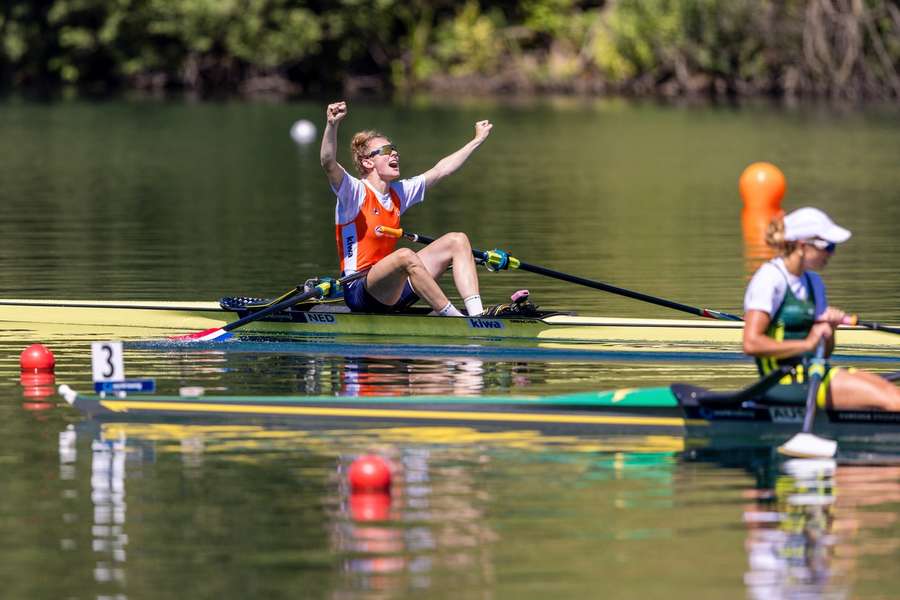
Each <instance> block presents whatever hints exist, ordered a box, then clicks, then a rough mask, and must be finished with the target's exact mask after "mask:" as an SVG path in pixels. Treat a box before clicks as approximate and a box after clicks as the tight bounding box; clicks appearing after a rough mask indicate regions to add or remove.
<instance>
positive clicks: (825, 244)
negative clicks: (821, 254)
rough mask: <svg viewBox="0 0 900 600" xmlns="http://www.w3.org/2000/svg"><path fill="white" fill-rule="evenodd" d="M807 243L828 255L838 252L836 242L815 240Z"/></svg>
mask: <svg viewBox="0 0 900 600" xmlns="http://www.w3.org/2000/svg"><path fill="white" fill-rule="evenodd" d="M806 243H807V244H810V245H812V246H815V247H816V248H818V249H819V250H824V251H825V252H827V253H828V254H833V253H834V251H835V250H837V244H835V243H834V242H829V241H826V240H819V239H815V240H809V241H807V242H806Z"/></svg>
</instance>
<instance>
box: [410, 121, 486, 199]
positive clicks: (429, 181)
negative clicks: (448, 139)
mask: <svg viewBox="0 0 900 600" xmlns="http://www.w3.org/2000/svg"><path fill="white" fill-rule="evenodd" d="M493 127H494V126H493V125H492V124H491V122H490V121H487V120H485V121H478V122H477V123H475V137H474V138H472V141H470V142H469V143H468V144H466V145H465V146H463V147H462V148H460V149H459V150H457V151H456V152H454V153H453V154H450V155H448V156H445V157H444V158H442V159H441V160H439V161H438V162H437V164H436V165H434V166H433V167H431V168H430V169H428V170H427V171H425V172H424V173H423V175H424V176H425V187H431V186H433V185H434V184H436V183H437V182H438V181H440V180H441V179H443V178H444V177H446V176H448V175H451V174H452V173H454V172H456V170H457V169H459V168H460V167H461V166H463V163H464V162H466V160H467V159H468V158H469V156H470V155H471V154H472V153H473V152H475V149H476V148H478V146H480V145H481V144H482V143H483V142H484V140H486V139H487V137H488V136H489V135H490V134H491V129H492V128H493Z"/></svg>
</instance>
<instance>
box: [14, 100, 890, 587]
mask: <svg viewBox="0 0 900 600" xmlns="http://www.w3.org/2000/svg"><path fill="white" fill-rule="evenodd" d="M323 106H324V104H323V103H298V104H290V105H268V104H256V105H253V104H242V103H221V104H191V103H184V102H151V101H136V102H111V103H105V104H87V103H77V102H72V103H54V104H40V105H38V104H31V103H26V102H21V101H7V102H5V103H4V104H3V105H2V111H0V156H2V157H3V160H2V161H0V181H2V182H3V183H2V185H0V265H2V269H0V286H2V289H3V290H4V292H3V294H0V295H2V296H4V297H41V298H43V297H56V298H82V299H84V298H96V299H124V298H139V299H203V300H206V299H215V298H218V297H219V296H222V295H237V294H252V295H272V294H277V293H280V292H282V291H283V290H284V289H287V288H290V287H292V286H293V285H295V284H297V283H298V282H300V281H302V280H304V279H306V278H307V277H310V276H315V275H328V274H333V273H334V271H335V270H336V260H335V257H334V248H333V244H334V241H333V231H332V229H331V223H332V214H333V200H332V197H331V195H330V193H329V191H328V188H327V185H326V183H325V180H324V177H323V175H322V173H321V169H320V167H319V165H318V155H317V148H316V145H315V144H313V145H311V146H309V147H302V148H297V147H295V146H294V145H293V142H291V140H290V139H289V137H288V135H287V132H288V129H289V127H290V124H291V123H292V122H293V121H294V120H296V119H298V118H309V119H311V120H313V121H314V122H316V123H320V122H321V113H322V111H323ZM480 118H489V119H491V120H492V122H494V124H495V129H494V132H493V134H492V136H491V138H490V139H489V140H488V142H487V143H486V144H485V145H484V146H483V147H482V148H481V149H480V150H479V151H478V153H477V154H476V155H475V156H474V157H473V158H472V159H471V161H470V163H469V164H468V165H466V167H465V168H464V170H463V171H462V172H461V173H460V174H458V175H456V176H454V177H453V178H451V179H449V180H447V181H446V182H445V183H442V184H441V186H440V187H437V188H435V190H433V192H431V193H429V196H428V199H427V201H426V203H425V204H424V205H422V206H421V207H417V208H416V209H414V210H413V211H411V212H410V213H409V215H408V218H407V219H406V220H405V221H404V224H405V226H406V227H407V228H408V229H410V230H413V231H420V232H422V233H426V234H429V235H435V234H439V233H442V232H444V231H448V230H464V231H466V232H467V233H468V234H469V235H470V237H471V239H472V241H473V243H474V244H475V245H476V246H477V247H481V248H493V247H502V248H506V249H508V250H510V251H512V252H514V253H515V254H516V255H517V256H520V257H521V258H522V259H523V260H526V261H529V262H532V263H536V264H541V265H546V266H549V267H551V268H555V269H558V270H561V271H565V272H570V273H575V274H579V275H583V276H586V277H592V278H596V279H600V280H603V281H608V282H611V283H613V284H615V285H619V286H623V287H627V288H632V289H637V290H641V291H645V292H648V293H652V294H656V295H659V296H663V297H666V298H672V299H675V300H678V301H680V302H684V303H687V304H691V305H697V306H706V307H710V308H715V309H719V310H724V311H728V312H740V306H741V298H742V293H743V292H742V290H743V286H744V285H745V282H746V279H747V277H748V276H749V274H750V273H751V272H752V269H753V268H754V266H755V265H756V264H758V262H759V260H760V259H761V257H762V255H761V254H760V249H759V248H758V247H757V246H756V245H754V244H755V243H756V241H757V240H755V239H753V238H752V236H748V235H747V234H746V233H745V232H744V229H743V227H742V225H743V223H742V218H741V203H740V199H739V197H738V193H737V178H738V176H739V175H740V173H741V171H742V170H743V168H744V167H745V166H747V165H748V164H749V163H751V162H754V161H757V160H768V161H771V162H774V163H776V164H778V165H779V166H780V167H781V169H782V170H783V171H784V172H785V174H786V176H787V179H788V193H787V197H786V199H785V207H786V208H788V209H790V208H795V207H798V206H802V205H806V204H815V205H817V206H820V207H822V208H824V209H825V210H827V211H828V212H829V213H830V214H832V215H833V216H834V217H835V219H836V220H838V222H840V223H842V224H845V225H846V226H847V227H849V228H851V229H852V230H853V232H854V237H853V239H852V240H851V242H850V243H848V244H847V245H846V246H845V247H842V248H841V249H840V251H839V252H838V254H836V255H835V257H834V259H833V261H832V264H831V265H830V266H829V269H828V271H827V272H826V278H827V281H828V283H829V290H830V294H831V300H832V303H834V304H837V305H839V306H842V307H844V308H846V309H848V310H850V311H853V312H858V313H859V314H860V315H862V316H864V317H865V318H867V319H870V320H874V321H888V322H891V321H893V322H900V305H898V302H897V298H898V297H900V279H898V278H897V276H896V274H897V272H898V270H900V269H898V267H900V251H898V247H897V236H896V223H897V221H898V217H900V208H898V207H900V202H898V200H900V198H898V196H900V171H898V170H897V169H896V165H897V164H898V162H900V135H898V133H900V131H898V130H900V120H898V114H897V112H896V111H895V110H889V109H888V110H879V109H871V110H867V111H856V112H846V113H843V112H837V111H833V110H827V109H818V108H809V107H804V108H798V109H789V110H779V109H772V108H768V107H747V108H744V109H740V110H737V109H733V108H708V107H707V108H678V107H660V106H653V105H639V106H634V105H628V104H624V103H621V102H609V101H602V102H583V101H571V100H565V101H540V102H535V103H527V104H517V105H504V104H502V103H493V102H487V101H484V102H480V101H478V102H475V101H473V102H471V103H468V104H465V105H452V106H451V105H438V104H413V105H407V106H392V105H384V104H367V103H351V106H350V116H349V117H348V120H347V121H348V122H347V123H346V124H345V125H344V127H343V129H342V144H343V145H346V141H347V139H348V138H349V134H350V132H351V131H353V130H356V129H361V128H363V127H372V126H374V127H377V128H379V129H382V130H384V131H386V132H388V133H389V134H390V135H391V136H392V139H393V140H394V141H395V142H396V143H397V144H398V145H399V146H400V148H401V152H402V161H403V162H402V165H403V166H402V168H403V171H404V173H405V174H414V173H418V172H421V171H422V170H424V169H426V168H428V167H430V166H431V165H432V164H433V163H434V161H435V160H436V159H437V158H439V157H440V156H443V155H444V154H446V153H448V152H450V151H451V150H453V149H455V148H456V147H458V146H460V145H461V144H462V143H464V142H465V141H466V140H467V139H468V138H469V136H470V135H471V126H472V123H474V121H475V120H477V119H480ZM345 156H346V155H342V157H343V158H342V160H344V161H345V163H346V162H347V161H346V158H345ZM519 288H529V289H530V290H531V292H532V297H533V298H534V299H535V300H536V301H537V302H538V304H541V305H543V306H549V307H556V308H566V309H575V310H578V311H579V312H582V313H586V314H603V315H620V316H634V317H667V316H678V315H677V314H673V313H671V312H669V311H666V310H665V309H662V308H657V307H653V306H648V305H645V304H641V303H637V302H635V301H633V300H628V299H624V298H619V297H616V296H611V295H608V294H602V293H600V292H596V291H593V290H589V289H583V288H577V287H574V286H571V285H568V284H562V283H559V282H554V281H551V280H543V279H538V278H535V277H534V276H530V275H528V274H525V273H499V274H488V273H485V274H484V275H483V276H482V290H483V295H484V296H485V298H486V299H487V301H488V302H499V301H502V300H504V299H505V298H506V297H507V296H508V295H509V293H510V292H511V291H514V290H516V289H519ZM103 338H104V332H102V331H97V332H87V333H81V334H77V335H76V334H71V335H68V336H63V337H54V338H53V340H52V343H51V346H52V348H53V350H54V351H55V353H56V358H57V364H58V367H57V370H56V377H55V382H56V383H62V382H65V383H69V384H70V385H72V386H73V387H76V388H77V389H87V388H89V387H90V349H89V343H90V341H91V340H96V339H103ZM34 341H48V340H42V336H41V332H40V331H39V330H36V329H34V328H31V327H29V326H28V325H17V326H15V327H5V328H4V329H3V330H2V331H0V349H2V351H0V360H2V363H0V374H2V381H0V393H2V395H3V397H4V398H5V399H6V402H4V403H2V405H0V415H2V421H3V423H5V425H6V435H4V438H3V439H4V443H3V445H2V449H0V464H2V465H3V469H4V474H5V477H4V482H5V483H4V486H3V494H2V495H0V511H2V516H3V517H4V518H2V519H0V540H2V541H0V559H2V560H0V577H2V580H3V581H4V582H5V586H6V588H5V591H4V594H3V595H4V596H7V595H8V596H9V597H15V598H150V597H153V598H163V597H172V598H175V597H187V596H194V597H221V598H247V597H272V598H282V597H283V598H287V597H311V598H401V597H446V598H469V597H472V598H476V597H477V598H522V597H525V598H545V597H551V596H556V597H597V596H603V597H610V598H735V597H750V598H788V597H828V598H832V597H854V598H892V597H898V596H900V589H898V584H897V583H896V578H895V577H893V575H892V573H893V568H894V565H896V562H897V558H898V554H900V552H898V549H897V546H898V541H900V525H898V523H897V515H898V502H900V493H898V492H900V471H898V465H897V464H896V458H895V457H893V456H869V455H866V454H865V453H851V454H845V455H842V456H841V457H840V461H839V463H840V464H839V465H838V466H837V468H836V470H835V469H832V468H831V467H829V466H827V465H824V466H823V465H818V466H817V467H816V466H814V467H813V468H811V469H807V470H805V471H798V470H797V468H796V465H792V464H787V465H786V464H785V463H784V462H783V461H779V460H776V459H774V458H773V456H772V455H771V454H770V453H769V452H768V451H763V450H757V451H745V452H735V451H717V450H715V449H712V448H703V447H702V441H695V440H687V441H686V440H683V439H681V438H669V437H665V436H651V437H640V438H622V437H616V436H609V435H604V434H602V433H598V435H597V436H595V437H592V438H576V437H568V436H548V435H540V434H538V433H535V432H531V431H527V430H525V431H503V432H499V431H479V430H475V429H468V428H458V427H457V428H452V427H419V428H410V427H384V428H372V429H364V428H359V427H352V426H351V424H348V425H347V426H346V427H342V428H340V429H335V428H324V429H322V428H319V429H309V430H303V429H297V428H279V427H272V426H267V427H263V426H260V425H255V424H235V425H223V424H210V423H193V424H184V423H180V424H174V423H104V424H101V423H96V422H93V421H89V420H84V419H83V418H82V417H80V416H79V415H78V414H76V413H75V412H74V411H72V410H71V409H69V408H68V407H65V406H62V405H60V402H59V401H58V400H57V397H56V396H54V395H48V393H50V392H52V385H51V383H50V382H49V381H39V382H34V381H28V382H26V383H29V385H24V386H23V385H22V382H21V381H20V377H19V369H18V355H19V352H20V351H21V349H22V348H23V347H24V346H25V345H27V344H28V343H31V342H34ZM429 342H431V341H429ZM313 345H314V346H315V347H314V348H311V347H310V344H309V343H306V344H304V343H293V344H281V345H279V344H277V343H275V344H272V343H269V344H266V343H243V344H242V343H237V344H230V345H228V346H223V347H215V346H203V347H200V348H183V347H177V348H172V347H167V346H165V345H160V344H154V343H148V342H139V341H133V340H132V341H129V342H128V343H127V344H126V372H127V374H128V375H129V376H132V377H152V378H154V379H155V380H156V384H157V387H158V389H159V390H160V391H161V392H164V393H174V392H177V390H178V389H179V388H181V387H183V386H203V387H204V388H205V389H206V391H207V393H208V394H259V395H273V394H326V395H328V394H342V395H344V394H350V395H353V394H384V395H396V394H400V395H407V394H466V395H477V394H507V393H511V394H513V393H514V394H532V395H538V394H555V393H565V392H575V391H586V390H593V389H609V388H616V387H625V386H650V385H664V384H667V383H670V382H672V381H684V382H689V383H695V384H697V385H706V386H710V387H715V388H719V389H729V388H735V387H737V386H740V385H743V384H746V383H748V382H749V381H751V380H752V378H753V367H752V365H751V364H749V363H748V362H747V361H746V360H744V359H740V358H739V357H736V356H734V355H722V354H717V353H709V354H708V355H706V356H701V357H697V356H694V357H691V358H689V357H687V356H674V357H669V358H666V359H660V358H659V357H655V358H648V357H646V356H643V357H642V356H640V355H630V354H621V353H620V354H615V353H602V352H601V353H596V354H593V355H580V356H575V355H568V356H566V355H552V356H550V355H544V356H541V355H540V354H527V353H525V354H515V355H510V354H506V355H504V354H502V353H499V352H495V353H494V354H491V353H487V354H485V353H478V352H472V353H467V352H465V351H464V349H463V350H460V349H459V348H457V349H456V350H454V351H452V352H449V351H447V350H446V349H445V350H443V351H442V350H441V349H440V348H438V347H437V344H436V343H435V346H434V348H435V349H434V352H433V354H432V355H429V354H427V351H426V352H425V353H423V352H422V351H413V350H412V349H410V347H407V346H404V345H403V344H395V345H394V347H393V348H386V347H375V346H369V347H366V349H364V350H358V349H356V350H354V349H353V348H352V347H351V345H349V344H345V345H341V344H340V343H338V342H336V341H334V340H332V341H329V342H328V343H327V344H326V343H320V344H313ZM859 364H860V366H864V367H866V368H871V369H873V370H881V371H883V370H896V368H897V364H896V362H894V363H885V364H882V363H873V362H866V361H862V360H861V359H860V361H859ZM38 383H39V384H42V385H37V384H38ZM32 384H34V385H32ZM698 445H699V446H700V447H697V446H698ZM367 452H378V453H379V454H381V455H382V456H384V457H386V458H387V459H389V460H390V461H391V462H392V464H393V466H394V472H395V477H394V485H393V488H392V491H391V493H390V495H385V494H367V495H360V494H353V493H351V492H350V490H349V489H348V486H347V483H346V470H347V468H348V466H349V464H350V462H351V461H352V460H353V459H354V458H355V457H357V456H358V455H360V454H363V453H367Z"/></svg>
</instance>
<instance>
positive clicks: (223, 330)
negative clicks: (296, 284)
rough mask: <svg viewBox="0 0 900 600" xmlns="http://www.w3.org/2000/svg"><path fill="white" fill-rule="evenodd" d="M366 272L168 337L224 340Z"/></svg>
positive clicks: (190, 339)
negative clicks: (211, 325) (226, 320)
mask: <svg viewBox="0 0 900 600" xmlns="http://www.w3.org/2000/svg"><path fill="white" fill-rule="evenodd" d="M366 273H368V270H365V271H357V272H356V273H351V274H350V275H347V276H346V277H341V278H340V279H338V280H337V281H333V280H326V281H320V282H319V283H318V284H316V285H314V286H313V287H311V288H309V289H303V290H297V293H295V294H291V295H290V296H288V297H286V298H285V299H284V300H281V301H280V302H276V303H275V304H272V305H270V306H267V307H266V308H263V309H261V310H258V311H256V312H253V313H250V314H249V315H247V316H246V317H243V318H241V319H238V320H237V321H234V322H232V323H228V324H227V325H223V326H222V327H214V328H212V329H207V330H205V331H198V332H197V333H188V334H186V335H179V336H174V337H171V338H169V339H171V340H178V341H185V342H209V341H213V340H220V341H221V340H225V339H228V338H229V337H231V334H230V333H228V332H229V331H232V330H234V329H237V328H238V327H242V326H244V325H246V324H247V323H252V322H253V321H258V320H259V319H262V318H263V317H265V316H268V315H271V314H272V313H276V312H278V311H280V310H284V309H286V308H290V307H291V306H294V305H295V304H299V303H300V302H303V301H304V300H309V299H310V298H317V299H318V298H324V297H326V296H329V295H331V293H332V292H334V290H335V288H336V287H338V286H345V285H347V284H348V283H350V282H351V281H354V280H356V279H359V278H360V277H362V276H363V275H365V274H366Z"/></svg>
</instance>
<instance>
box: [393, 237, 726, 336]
mask: <svg viewBox="0 0 900 600" xmlns="http://www.w3.org/2000/svg"><path fill="white" fill-rule="evenodd" d="M379 230H380V231H381V232H382V233H384V234H385V235H391V236H397V237H401V236H402V237H405V238H406V239H408V240H410V241H413V242H418V243H420V244H426V245H427V244H430V243H432V242H433V241H434V238H430V237H428V236H425V235H419V234H418V233H409V232H405V231H403V230H402V229H393V228H390V227H379ZM472 255H473V256H474V257H475V258H477V259H478V260H480V261H481V262H484V263H485V264H487V266H488V268H493V270H496V271H499V270H502V269H521V270H523V271H529V272H531V273H537V274H538V275H544V276H546V277H551V278H553V279H559V280H561V281H568V282H569V283H575V284H578V285H583V286H586V287H589V288H594V289H596V290H602V291H604V292H610V293H612V294H618V295H620V296H626V297H628V298H633V299H635V300H641V301H643V302H649V303H650V304H656V305H657V306H665V307H666V308H672V309H675V310H680V311H682V312H686V313H690V314H692V315H698V316H700V317H707V318H709V319H719V320H722V321H742V320H743V319H741V317H739V316H737V315H732V314H728V313H724V312H720V311H717V310H711V309H709V308H697V307H695V306H688V305H687V304H681V303H680V302H674V301H672V300H666V299H665V298H658V297H656V296H651V295H649V294H644V293H642V292H635V291H633V290H628V289H625V288H621V287H618V286H615V285H610V284H608V283H603V282H602V281H594V280H592V279H585V278H584V277H578V276H577V275H569V274H568V273H562V272H560V271H554V270H552V269H548V268H546V267H540V266H538V265H532V264H529V263H527V262H524V261H521V260H519V259H518V258H516V257H515V256H510V255H509V254H507V253H506V252H504V251H502V250H490V251H484V250H474V249H473V250H472Z"/></svg>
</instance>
